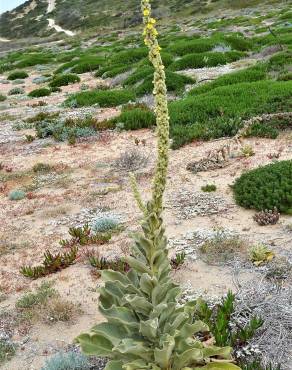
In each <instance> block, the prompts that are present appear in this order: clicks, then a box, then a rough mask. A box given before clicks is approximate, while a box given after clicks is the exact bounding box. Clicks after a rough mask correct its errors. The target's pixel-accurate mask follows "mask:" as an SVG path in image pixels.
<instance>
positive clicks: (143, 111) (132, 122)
mask: <svg viewBox="0 0 292 370" xmlns="http://www.w3.org/2000/svg"><path fill="white" fill-rule="evenodd" d="M108 123H109V124H110V125H112V124H113V125H116V126H117V125H118V126H119V128H122V129H124V130H139V129H142V128H150V127H152V126H154V125H155V115H154V113H153V112H152V111H151V110H150V109H148V108H147V107H139V106H138V107H135V106H133V107H129V106H125V107H124V108H123V110H122V113H121V114H120V115H119V116H118V117H116V118H114V119H112V120H110V122H108Z"/></svg>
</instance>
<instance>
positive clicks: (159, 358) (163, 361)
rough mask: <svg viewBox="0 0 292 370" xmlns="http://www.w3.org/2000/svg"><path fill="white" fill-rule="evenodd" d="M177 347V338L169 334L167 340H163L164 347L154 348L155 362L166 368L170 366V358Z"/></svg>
mask: <svg viewBox="0 0 292 370" xmlns="http://www.w3.org/2000/svg"><path fill="white" fill-rule="evenodd" d="M174 347H175V340H174V338H173V337H171V336H170V335H168V336H167V337H166V338H165V340H164V341H163V348H162V349H158V348H157V349H155V350H154V358H155V362H156V363H157V364H158V365H159V366H161V367H162V368H163V369H164V368H166V369H167V368H169V364H170V359H171V355H172V352H173V350H174Z"/></svg>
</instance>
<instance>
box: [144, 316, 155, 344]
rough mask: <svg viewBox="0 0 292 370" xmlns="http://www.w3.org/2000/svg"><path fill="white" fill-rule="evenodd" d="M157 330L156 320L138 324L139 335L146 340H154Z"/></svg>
mask: <svg viewBox="0 0 292 370" xmlns="http://www.w3.org/2000/svg"><path fill="white" fill-rule="evenodd" d="M157 329H158V318H155V319H152V320H147V321H141V322H140V333H141V334H142V335H143V336H144V337H146V338H149V339H152V340H153V339H155V338H156V336H157Z"/></svg>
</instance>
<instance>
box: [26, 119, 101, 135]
mask: <svg viewBox="0 0 292 370" xmlns="http://www.w3.org/2000/svg"><path fill="white" fill-rule="evenodd" d="M32 120H33V122H35V129H36V133H37V136H38V137H39V138H40V139H42V138H46V137H50V136H53V138H54V139H55V140H57V141H66V140H68V141H71V140H72V139H74V141H76V139H77V138H79V137H89V136H94V135H96V130H97V128H98V122H97V120H96V119H95V118H93V117H92V116H90V115H89V116H86V117H84V118H78V119H72V118H67V119H65V120H60V119H59V118H58V115H55V114H52V115H47V116H46V115H44V116H41V115H40V116H36V117H33V118H32Z"/></svg>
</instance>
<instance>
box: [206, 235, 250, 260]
mask: <svg viewBox="0 0 292 370" xmlns="http://www.w3.org/2000/svg"><path fill="white" fill-rule="evenodd" d="M244 250H245V243H244V242H243V241H242V240H240V239H239V238H238V237H235V236H234V237H232V236H228V235H225V233H224V232H220V231H218V232H217V233H216V234H215V235H214V237H212V238H211V239H209V240H206V241H205V242H204V243H203V244H202V245H201V246H200V253H201V256H202V259H203V260H204V261H205V262H206V263H209V264H215V265H216V264H224V263H228V262H231V261H232V260H233V259H234V258H235V257H236V256H240V255H242V254H243V253H244Z"/></svg>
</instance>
